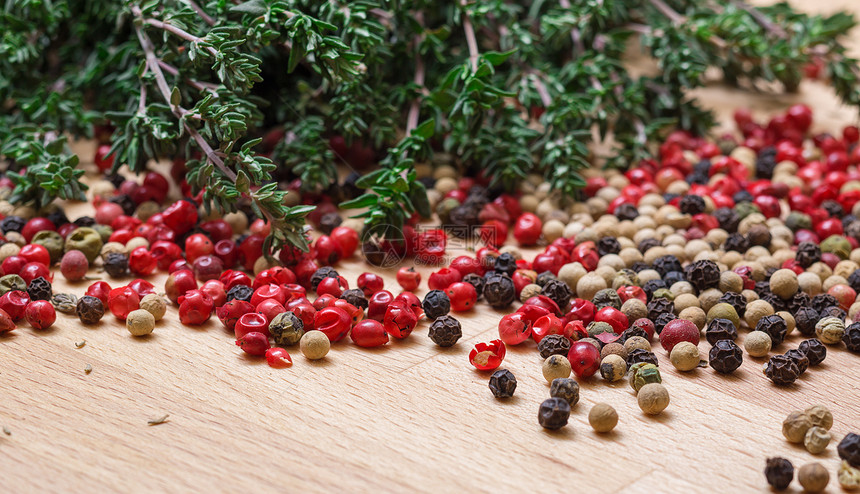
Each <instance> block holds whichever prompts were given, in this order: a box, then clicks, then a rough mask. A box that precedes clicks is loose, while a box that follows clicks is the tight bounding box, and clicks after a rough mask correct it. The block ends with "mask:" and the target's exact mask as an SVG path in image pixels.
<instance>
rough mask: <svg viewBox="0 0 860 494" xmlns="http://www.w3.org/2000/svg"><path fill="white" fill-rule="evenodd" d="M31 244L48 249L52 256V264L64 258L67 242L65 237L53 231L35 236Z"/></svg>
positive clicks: (45, 231) (43, 231) (44, 231)
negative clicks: (64, 247) (64, 248)
mask: <svg viewBox="0 0 860 494" xmlns="http://www.w3.org/2000/svg"><path fill="white" fill-rule="evenodd" d="M30 243H31V244H36V245H41V246H42V247H44V248H46V249H48V254H49V255H50V256H51V264H53V263H55V262H57V261H59V260H60V258H61V257H62V256H63V246H64V245H65V240H64V239H63V237H62V236H61V235H60V234H59V233H57V232H55V231H53V230H42V231H41V232H38V233H36V234H35V235H33V238H32V239H31V240H30Z"/></svg>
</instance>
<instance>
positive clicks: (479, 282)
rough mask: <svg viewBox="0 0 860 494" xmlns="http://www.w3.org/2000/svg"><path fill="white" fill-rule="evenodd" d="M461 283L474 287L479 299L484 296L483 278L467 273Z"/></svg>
mask: <svg viewBox="0 0 860 494" xmlns="http://www.w3.org/2000/svg"><path fill="white" fill-rule="evenodd" d="M463 281H464V282H466V283H468V284H470V285H472V286H473V287H475V292H476V293H477V294H478V298H481V297H482V296H483V295H484V284H485V283H486V282H485V280H484V277H483V276H481V275H479V274H475V273H469V274H467V275H466V276H464V277H463Z"/></svg>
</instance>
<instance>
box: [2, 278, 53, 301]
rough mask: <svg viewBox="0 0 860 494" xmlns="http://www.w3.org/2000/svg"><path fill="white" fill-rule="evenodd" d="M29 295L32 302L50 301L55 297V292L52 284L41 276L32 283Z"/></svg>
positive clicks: (28, 290) (29, 287) (28, 291)
mask: <svg viewBox="0 0 860 494" xmlns="http://www.w3.org/2000/svg"><path fill="white" fill-rule="evenodd" d="M0 280H2V278H0ZM22 281H23V280H22ZM27 295H29V296H30V300H48V301H50V300H51V297H53V296H54V291H53V289H52V288H51V282H50V281H48V280H46V279H45V278H43V277H41V276H39V277H38V278H34V279H33V281H31V282H30V285H29V286H27Z"/></svg>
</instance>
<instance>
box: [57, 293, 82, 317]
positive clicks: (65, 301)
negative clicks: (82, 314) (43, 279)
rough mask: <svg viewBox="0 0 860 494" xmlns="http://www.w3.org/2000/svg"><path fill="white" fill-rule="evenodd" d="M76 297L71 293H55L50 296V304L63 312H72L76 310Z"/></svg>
mask: <svg viewBox="0 0 860 494" xmlns="http://www.w3.org/2000/svg"><path fill="white" fill-rule="evenodd" d="M77 304H78V297H76V296H74V295H73V294H71V293H57V294H55V295H54V296H52V297H51V305H53V306H54V308H55V309H57V310H58V311H60V312H62V313H64V314H74V313H75V312H76V311H77Z"/></svg>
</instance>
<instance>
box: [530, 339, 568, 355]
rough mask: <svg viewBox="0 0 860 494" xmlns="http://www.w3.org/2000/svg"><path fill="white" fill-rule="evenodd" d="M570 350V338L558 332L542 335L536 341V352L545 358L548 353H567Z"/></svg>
mask: <svg viewBox="0 0 860 494" xmlns="http://www.w3.org/2000/svg"><path fill="white" fill-rule="evenodd" d="M569 351H570V340H569V339H567V337H566V336H564V335H560V334H550V335H546V336H544V337H543V339H541V340H540V343H538V352H540V356H541V358H544V359H545V358H547V357H549V356H550V355H565V356H566V355H567V352H569Z"/></svg>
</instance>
